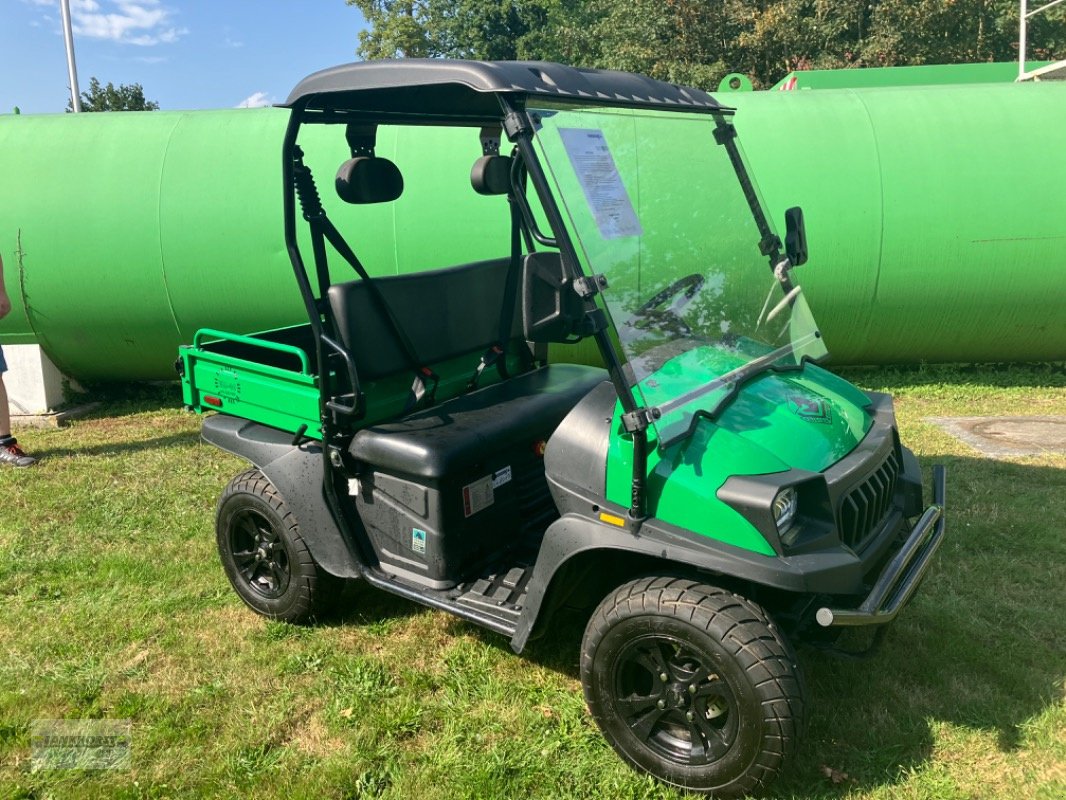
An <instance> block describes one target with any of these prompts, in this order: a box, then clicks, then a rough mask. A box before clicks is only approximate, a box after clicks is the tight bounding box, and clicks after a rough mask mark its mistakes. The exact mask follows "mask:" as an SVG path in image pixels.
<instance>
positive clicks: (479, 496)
mask: <svg viewBox="0 0 1066 800" xmlns="http://www.w3.org/2000/svg"><path fill="white" fill-rule="evenodd" d="M494 501H495V498H494V497H493V494H492V476H491V475H487V476H486V477H484V478H482V479H481V480H478V481H474V482H473V483H468V484H467V485H466V486H464V487H463V515H464V516H467V517H472V516H474V514H476V513H477V512H479V511H483V510H484V509H486V508H488V507H489V506H491V505H492V504H493V502H494Z"/></svg>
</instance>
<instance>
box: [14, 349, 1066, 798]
mask: <svg viewBox="0 0 1066 800" xmlns="http://www.w3.org/2000/svg"><path fill="white" fill-rule="evenodd" d="M846 375H847V377H849V378H850V379H851V380H854V381H856V382H857V383H859V384H860V385H863V386H865V387H867V388H872V389H879V390H885V391H890V392H892V393H893V394H895V395H896V397H897V410H898V413H899V417H900V422H901V428H902V433H903V437H904V440H905V441H906V442H907V443H908V444H909V445H910V446H911V447H912V448H914V449H915V450H916V451H917V453H918V455H919V457H920V458H921V460H922V463H923V466H924V467H925V468H926V469H927V470H928V468H929V466H930V465H931V464H933V463H934V462H943V463H946V464H947V466H948V470H949V473H948V474H949V497H948V500H949V508H950V529H949V538H948V540H947V541H946V543H945V545H944V547H943V549H942V551H941V555H940V556H939V559H938V562H937V564H936V565H934V567H933V570H932V572H931V574H930V576H929V578H928V581H927V584H926V585H925V587H924V588H923V591H922V592H920V593H919V595H918V596H917V597H916V599H915V600H914V602H913V603H912V605H911V606H910V608H908V609H907V611H906V612H905V614H904V615H903V616H902V617H901V618H900V620H899V621H898V622H897V623H896V625H895V626H894V627H893V628H892V630H891V631H890V632H889V634H888V636H887V638H886V640H885V643H884V647H883V649H882V651H881V652H880V653H879V655H878V656H877V657H875V658H874V659H872V660H869V661H863V662H850V661H839V660H835V659H832V658H830V657H827V656H825V655H821V654H818V653H815V652H802V653H801V661H802V664H803V667H804V669H805V671H806V674H807V679H808V686H809V695H810V701H811V709H812V719H811V723H810V727H809V730H808V733H807V737H806V739H805V742H804V744H803V746H802V748H801V750H800V753H799V757H798V758H797V760H796V763H795V765H794V767H793V769H792V770H791V771H790V772H789V773H787V774H786V775H784V776H783V779H782V780H781V781H780V782H779V783H778V784H777V785H776V786H775V787H774V790H773V792H772V794H773V796H780V797H794V798H803V799H804V800H808V799H813V798H854V799H858V798H871V799H872V798H938V799H939V798H960V799H961V798H966V799H967V800H971V799H972V798H1046V800H1057V799H1058V798H1061V797H1063V796H1064V795H1066V702H1064V691H1066V687H1064V676H1066V457H1064V456H1054V455H1046V456H1041V457H1033V458H1011V459H1006V460H1002V461H992V460H988V459H985V458H982V457H980V456H979V455H978V454H977V453H976V452H974V451H973V450H971V449H970V448H969V447H967V446H966V445H964V444H961V443H959V442H957V441H956V440H954V439H952V438H951V437H950V436H948V435H946V434H944V433H943V432H941V431H940V430H938V429H937V428H935V427H933V426H931V425H929V424H927V423H925V422H923V418H924V417H927V416H945V415H977V414H1000V413H1018V414H1066V375H1064V373H1063V371H1062V369H1061V368H1053V367H1027V368H1002V369H996V370H991V369H984V370H980V369H976V370H960V369H932V368H927V369H921V370H909V371H885V370H853V371H850V372H848V373H846ZM132 392H133V394H132V395H131V396H128V397H124V398H115V397H114V396H112V397H110V398H109V402H108V403H107V405H106V406H105V408H106V410H104V411H101V412H99V413H97V414H96V415H95V416H93V417H91V418H88V419H85V420H81V421H78V422H77V423H75V424H73V425H72V426H71V427H69V428H66V429H63V430H49V431H36V432H31V431H27V432H24V433H23V434H22V435H21V437H20V438H21V440H22V442H23V444H24V445H25V446H26V447H27V449H29V450H31V451H32V452H34V453H35V454H37V455H41V456H43V457H44V460H43V461H42V463H41V464H40V465H39V466H38V467H36V468H34V469H32V470H14V469H5V470H2V471H0V497H3V498H4V513H3V515H2V521H0V554H2V557H0V797H27V798H29V797H37V798H44V797H78V798H82V797H89V798H92V797H172V796H200V795H218V796H231V797H247V796H255V797H259V798H289V797H296V798H299V797H325V798H341V797H388V798H405V799H406V798H412V797H417V798H455V797H501V798H502V797H506V798H512V797H514V798H519V797H521V798H525V797H539V798H549V797H579V798H585V797H604V798H657V797H676V796H678V794H677V793H676V792H674V791H672V790H670V789H667V788H664V787H662V786H660V785H658V784H656V783H655V782H654V781H652V780H650V779H648V778H645V777H642V776H640V775H637V774H636V773H634V772H632V771H631V770H629V769H628V768H627V767H625V766H624V765H623V764H622V763H621V762H620V761H619V760H618V759H617V758H616V757H615V755H614V754H613V752H612V751H611V750H610V748H609V747H608V745H607V744H606V743H605V741H604V740H603V738H602V737H601V736H600V734H599V732H598V731H597V729H596V728H595V726H594V724H593V723H592V721H591V719H590V718H589V716H588V714H587V712H586V711H585V708H584V704H583V701H582V698H581V693H580V686H579V682H578V679H577V644H578V641H579V639H580V636H581V631H582V626H583V621H582V620H581V619H580V618H578V617H577V615H573V616H572V617H567V618H565V619H564V620H563V621H562V622H561V623H560V624H559V625H558V626H557V627H556V629H555V630H554V631H553V632H552V633H551V634H550V635H549V636H548V637H547V638H545V639H543V640H541V641H539V642H538V643H537V644H536V646H535V647H534V648H533V649H532V650H531V652H530V653H528V654H527V655H525V656H522V657H519V656H515V655H513V654H512V653H511V652H510V650H509V649H508V646H507V643H506V641H504V639H503V638H502V637H499V636H496V635H494V634H491V633H487V632H484V631H481V630H479V629H477V628H475V627H473V626H471V625H468V624H465V623H463V622H461V621H458V620H456V619H454V618H452V617H450V616H448V615H446V614H443V613H438V612H434V611H429V610H426V609H423V608H421V607H419V606H415V605H412V604H410V603H407V602H405V601H401V600H399V599H396V598H393V597H391V596H388V595H385V594H382V593H380V592H374V591H372V590H369V589H368V588H366V587H362V586H360V587H355V588H354V589H352V590H351V593H350V602H349V605H348V609H347V611H346V612H345V613H344V614H343V615H342V616H340V617H339V618H337V619H334V620H331V621H330V622H329V623H327V624H324V625H322V626H320V627H316V628H297V627H292V626H288V625H284V624H279V623H271V622H266V621H264V620H262V619H260V618H258V617H256V616H254V615H253V614H252V613H250V612H249V611H247V610H246V609H245V608H244V606H243V605H242V604H241V603H240V602H239V601H238V600H237V598H236V596H235V595H234V594H233V592H232V591H231V590H230V588H229V586H228V584H227V583H226V580H225V578H224V576H223V573H222V570H221V568H220V566H219V564H218V560H217V556H216V555H215V551H214V537H213V514H214V505H215V501H216V498H217V497H218V495H219V493H220V492H221V490H222V488H223V486H224V485H225V484H226V482H227V481H228V479H229V478H230V477H231V476H232V475H234V474H236V473H237V472H239V471H240V470H241V469H243V466H244V465H243V464H242V462H240V461H239V460H237V459H235V458H233V457H231V456H228V455H226V454H224V453H221V452H219V451H218V450H216V449H214V448H213V447H210V446H207V445H204V444H202V443H200V441H199V438H198V429H199V419H198V418H196V417H194V416H192V415H187V414H185V413H183V412H181V411H179V410H178V408H177V407H178V405H179V399H178V397H177V394H176V389H174V388H173V387H166V388H164V387H155V388H136V389H134V390H132ZM42 718H113V719H123V718H128V719H131V720H132V721H133V759H132V761H133V767H132V769H131V770H129V771H124V772H78V771H67V772H60V771H53V772H48V771H42V772H37V773H34V772H31V771H30V768H29V767H30V763H29V757H30V749H29V728H30V724H31V723H32V721H33V720H35V719H42Z"/></svg>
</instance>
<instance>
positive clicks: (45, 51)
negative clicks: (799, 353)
mask: <svg viewBox="0 0 1066 800" xmlns="http://www.w3.org/2000/svg"><path fill="white" fill-rule="evenodd" d="M70 10H71V19H72V23H73V28H74V55H75V58H76V61H77V69H78V84H79V87H80V88H81V90H82V91H86V90H87V89H88V88H89V79H90V78H91V77H96V78H97V79H98V80H99V81H100V82H101V83H102V84H104V85H107V83H108V81H110V82H112V83H114V84H115V86H118V85H120V84H123V83H126V84H129V83H139V84H141V86H143V87H144V95H145V97H146V98H147V99H149V100H154V101H155V102H157V103H159V106H160V108H161V109H163V110H189V109H199V108H235V107H240V106H242V105H243V106H253V107H254V106H260V105H269V104H271V103H276V102H282V101H284V100H285V98H286V96H287V95H288V93H289V90H290V89H292V87H293V86H295V85H296V83H297V82H298V81H299V80H300V79H301V78H303V77H304V76H305V75H308V74H310V73H312V72H315V71H316V70H319V69H324V68H326V67H331V66H334V65H336V64H342V63H345V62H349V61H355V60H356V56H355V49H356V47H358V45H359V31H360V30H361V29H362V28H363V27H365V23H364V21H363V18H362V16H361V15H360V13H359V11H358V10H356V9H355V8H354V7H351V6H348V5H346V4H345V2H344V0H70ZM69 86H70V82H69V80H68V78H67V61H66V51H65V49H64V46H63V30H62V23H61V16H60V10H59V0H0V114H9V113H11V112H12V111H13V110H14V108H15V107H16V106H18V107H19V109H20V110H21V112H22V113H23V114H39V113H62V112H63V111H64V110H65V109H66V106H67V101H68V100H69V99H70V89H69Z"/></svg>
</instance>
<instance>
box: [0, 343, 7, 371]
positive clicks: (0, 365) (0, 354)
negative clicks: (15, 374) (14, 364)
mask: <svg viewBox="0 0 1066 800" xmlns="http://www.w3.org/2000/svg"><path fill="white" fill-rule="evenodd" d="M5 372H7V361H5V360H4V348H3V347H0V375H3V374H4V373H5Z"/></svg>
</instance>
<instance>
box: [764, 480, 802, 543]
mask: <svg viewBox="0 0 1066 800" xmlns="http://www.w3.org/2000/svg"><path fill="white" fill-rule="evenodd" d="M798 505H799V495H797V494H796V490H795V489H793V488H792V487H789V488H787V489H782V490H781V491H780V492H778V493H777V497H775V498H774V505H773V510H774V523H776V525H777V532H778V533H779V534H781V533H784V532H785V531H787V530H788V529H789V528H791V527H792V522H793V520H795V518H796V508H797V506H798ZM763 507H764V508H765V506H763Z"/></svg>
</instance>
